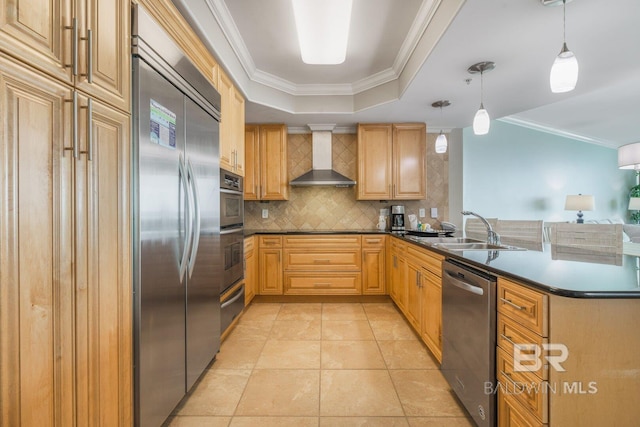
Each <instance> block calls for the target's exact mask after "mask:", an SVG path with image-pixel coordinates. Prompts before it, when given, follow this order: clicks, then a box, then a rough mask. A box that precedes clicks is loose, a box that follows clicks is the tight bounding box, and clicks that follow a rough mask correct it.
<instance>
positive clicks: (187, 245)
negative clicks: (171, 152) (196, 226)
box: [178, 155, 193, 283]
mask: <svg viewBox="0 0 640 427" xmlns="http://www.w3.org/2000/svg"><path fill="white" fill-rule="evenodd" d="M178 168H179V171H180V181H182V187H183V189H184V194H185V197H186V198H187V209H188V211H189V213H188V215H185V217H186V218H188V219H187V231H186V236H185V242H184V249H183V250H182V257H181V258H180V283H182V282H183V281H184V275H185V273H186V271H187V263H188V260H189V250H190V248H191V241H192V239H193V230H192V229H193V218H192V216H193V206H192V202H191V192H190V191H189V183H188V182H187V180H188V177H187V174H186V173H185V170H184V160H183V159H182V155H180V160H179V162H178Z"/></svg>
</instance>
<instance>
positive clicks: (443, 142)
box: [431, 100, 451, 154]
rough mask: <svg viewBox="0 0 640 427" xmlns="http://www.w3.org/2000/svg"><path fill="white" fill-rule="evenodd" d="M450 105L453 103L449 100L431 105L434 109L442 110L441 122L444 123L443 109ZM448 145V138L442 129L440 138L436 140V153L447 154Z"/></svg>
mask: <svg viewBox="0 0 640 427" xmlns="http://www.w3.org/2000/svg"><path fill="white" fill-rule="evenodd" d="M449 105H451V103H450V102H449V101H447V100H442V101H436V102H434V103H433V104H431V106H432V107H433V108H439V109H440V121H442V108H443V107H448V106H449ZM447 145H448V144H447V136H446V135H445V134H444V133H442V129H440V135H438V137H437V138H436V147H435V148H436V153H438V154H442V153H446V152H447Z"/></svg>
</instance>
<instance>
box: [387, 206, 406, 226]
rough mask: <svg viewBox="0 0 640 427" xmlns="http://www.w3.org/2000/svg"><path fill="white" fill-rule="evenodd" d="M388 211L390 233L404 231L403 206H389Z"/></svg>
mask: <svg viewBox="0 0 640 427" xmlns="http://www.w3.org/2000/svg"><path fill="white" fill-rule="evenodd" d="M389 211H390V212H391V221H389V222H390V224H391V231H392V232H398V231H404V206H403V205H391V208H390V209H389Z"/></svg>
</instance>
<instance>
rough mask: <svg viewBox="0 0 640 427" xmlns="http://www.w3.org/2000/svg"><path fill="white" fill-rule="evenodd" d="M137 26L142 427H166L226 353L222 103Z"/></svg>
mask: <svg viewBox="0 0 640 427" xmlns="http://www.w3.org/2000/svg"><path fill="white" fill-rule="evenodd" d="M132 18H133V31H132V35H133V38H132V42H133V46H132V52H133V63H132V67H133V112H134V121H133V164H134V168H133V171H132V181H133V184H134V187H133V208H134V212H133V217H134V230H133V233H134V242H133V250H134V264H133V269H134V270H133V271H134V362H135V366H134V392H135V402H134V403H135V424H136V425H138V426H159V425H161V424H162V423H163V422H164V421H165V419H166V418H167V416H168V415H169V414H170V413H171V411H172V410H173V408H174V407H175V406H176V405H177V404H178V403H179V402H180V400H181V399H182V398H183V396H184V395H185V394H186V392H187V391H188V390H189V389H190V388H191V386H192V385H193V384H194V382H195V381H196V380H197V379H198V377H199V376H200V374H201V373H202V372H203V371H204V369H205V368H206V366H207V365H208V364H209V363H210V362H211V360H212V359H213V358H214V357H215V355H216V353H217V352H218V350H219V348H220V283H221V279H222V265H221V256H220V241H219V240H220V217H219V212H220V196H219V193H220V190H219V188H220V182H219V180H220V175H219V173H218V171H219V145H218V144H219V141H218V139H219V120H220V95H219V94H218V93H217V92H216V91H215V89H214V88H213V87H212V86H211V85H210V84H209V83H208V82H207V80H206V79H205V78H204V77H203V76H202V75H201V74H200V73H199V72H198V71H197V69H196V68H195V67H194V66H193V65H192V64H191V63H190V62H189V60H188V59H187V58H186V57H185V56H184V55H183V53H182V52H181V51H180V49H179V48H178V47H177V46H176V45H175V44H174V43H173V41H172V40H171V39H170V38H169V37H168V36H167V35H166V33H164V32H163V30H162V29H161V28H160V27H159V26H158V25H157V24H156V23H155V22H154V21H153V19H152V18H151V17H150V16H149V15H148V14H147V13H146V12H145V11H144V10H143V9H142V8H141V7H139V6H138V7H134V9H133V15H132Z"/></svg>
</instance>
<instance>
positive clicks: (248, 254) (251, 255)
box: [244, 236, 258, 307]
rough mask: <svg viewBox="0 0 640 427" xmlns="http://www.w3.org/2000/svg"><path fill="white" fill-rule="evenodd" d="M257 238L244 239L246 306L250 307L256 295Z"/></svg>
mask: <svg viewBox="0 0 640 427" xmlns="http://www.w3.org/2000/svg"><path fill="white" fill-rule="evenodd" d="M256 252H257V250H256V245H255V236H251V237H247V238H245V239H244V305H245V307H246V306H247V305H249V303H250V302H251V300H253V297H254V296H255V295H256V284H257V273H258V270H257V267H258V263H257V262H256V259H257V256H256Z"/></svg>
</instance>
